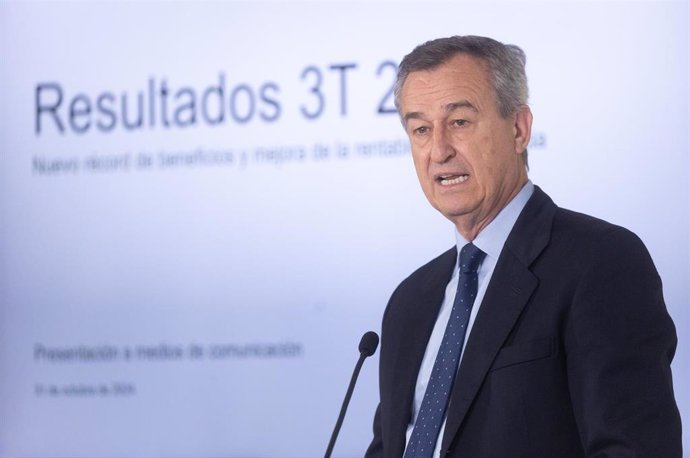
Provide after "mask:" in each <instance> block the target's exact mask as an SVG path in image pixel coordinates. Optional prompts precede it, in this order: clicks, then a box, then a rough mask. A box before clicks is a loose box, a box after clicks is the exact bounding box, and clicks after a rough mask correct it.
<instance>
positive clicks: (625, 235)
mask: <svg viewBox="0 0 690 458" xmlns="http://www.w3.org/2000/svg"><path fill="white" fill-rule="evenodd" d="M551 244H552V245H553V246H554V247H557V248H559V249H560V250H563V251H565V252H567V253H569V254H571V255H572V256H573V257H574V258H576V259H577V258H589V259H591V260H596V259H598V260H602V259H606V258H613V259H616V258H621V257H632V258H633V259H637V260H638V261H649V262H650V263H651V258H650V256H649V252H648V251H647V249H646V247H645V245H644V243H643V242H642V240H641V239H640V238H639V237H638V236H637V235H636V234H635V233H634V232H632V231H630V230H629V229H626V228H624V227H622V226H618V225H616V224H612V223H610V222H608V221H605V220H603V219H599V218H595V217H593V216H589V215H585V214H583V213H578V212H575V211H572V210H567V209H563V208H557V210H556V212H555V214H554V218H553V225H552V228H551Z"/></svg>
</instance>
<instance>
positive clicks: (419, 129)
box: [412, 126, 429, 135]
mask: <svg viewBox="0 0 690 458" xmlns="http://www.w3.org/2000/svg"><path fill="white" fill-rule="evenodd" d="M412 132H414V133H415V134H418V135H424V134H425V133H427V132H429V128H428V127H426V126H421V127H417V128H416V129H414V130H413V131H412Z"/></svg>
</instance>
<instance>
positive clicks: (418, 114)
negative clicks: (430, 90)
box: [403, 111, 423, 124]
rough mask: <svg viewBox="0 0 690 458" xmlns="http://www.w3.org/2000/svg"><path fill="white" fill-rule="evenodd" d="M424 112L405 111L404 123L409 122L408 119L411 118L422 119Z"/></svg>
mask: <svg viewBox="0 0 690 458" xmlns="http://www.w3.org/2000/svg"><path fill="white" fill-rule="evenodd" d="M422 118H423V116H422V113H421V112H419V111H411V112H409V113H405V116H403V124H407V121H409V120H410V119H422Z"/></svg>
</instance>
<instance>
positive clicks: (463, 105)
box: [445, 100, 479, 113]
mask: <svg viewBox="0 0 690 458" xmlns="http://www.w3.org/2000/svg"><path fill="white" fill-rule="evenodd" d="M461 108H469V109H470V110H472V111H474V112H475V113H479V110H478V109H477V107H475V106H474V105H472V104H471V103H470V102H469V100H460V101H458V102H453V103H449V104H448V105H446V106H445V110H446V111H447V112H448V113H450V112H451V111H455V110H459V109H461Z"/></svg>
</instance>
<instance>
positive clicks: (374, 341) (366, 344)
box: [359, 331, 379, 356]
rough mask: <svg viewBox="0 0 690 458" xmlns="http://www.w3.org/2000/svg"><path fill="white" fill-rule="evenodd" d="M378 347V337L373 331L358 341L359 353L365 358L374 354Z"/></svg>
mask: <svg viewBox="0 0 690 458" xmlns="http://www.w3.org/2000/svg"><path fill="white" fill-rule="evenodd" d="M378 346H379V335H378V334H376V333H375V332H374V331H369V332H366V333H365V334H364V335H363V336H362V340H360V341H359V352H360V353H363V354H364V355H365V356H371V355H373V354H374V353H376V348H377V347H378Z"/></svg>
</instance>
